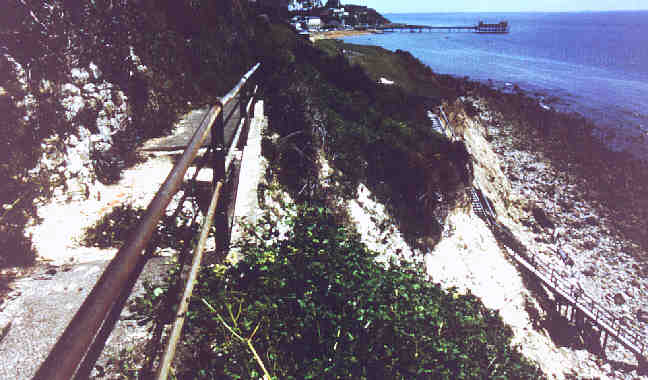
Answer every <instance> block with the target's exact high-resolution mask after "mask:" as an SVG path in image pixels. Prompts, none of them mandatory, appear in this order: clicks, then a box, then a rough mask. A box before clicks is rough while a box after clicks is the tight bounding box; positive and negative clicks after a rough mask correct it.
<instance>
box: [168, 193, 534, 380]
mask: <svg viewBox="0 0 648 380" xmlns="http://www.w3.org/2000/svg"><path fill="white" fill-rule="evenodd" d="M285 222H286V223H287V225H288V226H289V227H290V229H289V232H288V236H286V238H285V239H278V238H277V236H279V233H278V231H277V228H276V225H275V224H274V223H270V222H268V221H266V222H265V223H263V222H262V223H261V224H260V225H259V226H257V229H256V234H255V235H254V238H253V239H252V240H250V241H247V242H246V243H245V244H243V245H242V250H243V253H244V254H243V261H241V262H240V263H238V264H237V265H233V266H229V267H227V268H225V269H223V268H221V267H212V268H205V269H204V270H203V272H202V274H201V276H200V279H199V282H198V287H197V289H196V292H195V295H194V298H193V300H192V304H191V311H190V313H189V315H188V319H187V325H186V328H185V339H184V343H183V344H184V345H185V347H184V349H183V351H184V352H186V353H188V356H189V357H186V358H184V360H183V364H182V366H179V367H178V368H177V369H176V370H177V376H178V378H179V379H194V378H219V379H223V378H227V379H235V378H236V379H238V378H259V377H261V376H262V372H261V369H260V367H259V364H258V360H257V359H255V358H254V356H253V354H252V352H251V349H250V346H249V345H248V344H246V341H245V340H246V339H248V338H249V340H250V343H251V346H252V347H253V348H254V349H255V351H256V352H257V353H258V354H259V358H260V359H261V360H262V361H263V363H264V365H265V367H266V368H267V369H268V371H269V372H270V373H271V374H272V375H273V377H274V378H277V379H312V378H318V379H320V378H327V379H341V378H345V379H347V378H353V379H485V378H490V379H497V378H501V379H512V378H515V379H538V378H542V374H538V369H537V368H536V367H535V366H534V365H533V364H531V363H530V362H528V361H527V360H526V359H524V357H523V356H522V355H521V354H520V353H519V351H518V350H517V349H515V348H512V347H511V346H510V343H511V336H512V333H511V330H510V328H509V327H507V326H505V325H504V323H503V322H502V320H501V319H500V317H499V315H498V314H497V313H496V312H494V311H492V310H488V309H486V308H485V307H484V306H483V305H482V304H481V302H480V301H479V300H478V299H477V298H475V297H474V296H472V295H470V294H468V295H461V294H459V293H457V292H456V291H454V290H450V291H449V292H446V291H443V290H442V289H441V288H440V286H439V285H438V284H434V283H432V282H431V281H430V280H429V279H428V278H427V276H426V275H425V274H424V273H423V272H422V270H421V269H419V268H417V267H416V266H414V265H412V264H407V263H401V264H400V265H394V264H390V265H383V264H379V263H377V262H376V261H375V260H374V258H375V256H376V253H375V252H371V251H369V250H368V249H367V248H366V246H364V245H363V244H362V243H361V242H360V240H359V237H358V236H357V235H356V234H355V233H352V232H351V231H349V230H348V229H347V228H345V227H343V226H341V225H338V224H337V223H336V222H335V219H334V218H333V216H332V214H331V213H330V212H329V211H328V210H327V209H326V208H325V207H324V206H322V205H316V204H311V205H302V206H299V207H297V210H296V215H295V216H294V217H291V218H288V220H286V221H285ZM205 301H206V302H205ZM207 304H208V305H210V306H211V307H213V310H212V308H210V307H208V306H207ZM233 332H235V333H236V334H238V335H239V336H240V338H242V339H243V340H241V339H239V338H237V337H235V335H234V334H233Z"/></svg>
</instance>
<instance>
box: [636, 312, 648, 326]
mask: <svg viewBox="0 0 648 380" xmlns="http://www.w3.org/2000/svg"><path fill="white" fill-rule="evenodd" d="M637 320H638V321H639V322H642V323H648V311H646V310H637Z"/></svg>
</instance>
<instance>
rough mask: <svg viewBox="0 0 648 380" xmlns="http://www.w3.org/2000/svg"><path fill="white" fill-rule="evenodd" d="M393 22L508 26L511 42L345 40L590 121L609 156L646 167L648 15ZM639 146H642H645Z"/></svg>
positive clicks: (403, 36)
mask: <svg viewBox="0 0 648 380" xmlns="http://www.w3.org/2000/svg"><path fill="white" fill-rule="evenodd" d="M385 16H386V17H387V18H388V19H390V20H391V21H392V22H399V23H407V24H417V25H433V26H456V25H466V26H467V25H476V24H477V23H478V22H479V21H484V22H486V23H497V22H500V21H503V20H506V21H508V22H509V26H510V33H509V34H503V35H502V34H476V33H466V32H464V33H457V32H422V33H410V32H395V33H385V34H381V35H379V34H373V35H363V36H354V37H347V38H344V40H345V41H346V42H350V43H357V44H366V45H378V46H382V47H384V48H386V49H389V50H396V49H402V50H407V51H409V52H411V53H412V54H413V55H414V56H416V57H417V58H418V59H420V60H421V61H422V62H423V63H425V64H427V65H428V66H430V67H431V68H432V69H433V70H434V71H435V72H437V73H442V74H451V75H455V76H460V77H464V76H468V77H470V78H471V79H473V80H478V81H481V82H485V83H491V84H492V85H493V86H494V87H497V88H501V89H504V90H506V89H509V90H511V89H512V88H513V86H514V85H517V86H519V87H520V88H522V90H524V91H526V92H528V93H529V94H531V95H533V96H535V97H537V98H538V99H539V101H540V102H541V103H542V104H543V105H544V106H546V107H551V108H554V109H557V110H560V111H569V112H578V113H580V114H582V115H584V116H586V117H587V118H589V119H591V120H593V121H594V122H595V123H596V124H597V125H598V126H599V127H600V130H599V133H600V134H601V136H605V139H604V140H605V141H607V142H608V144H610V146H612V147H613V148H614V149H617V150H626V151H629V152H631V153H633V154H634V155H636V156H638V157H641V158H643V159H648V11H640V12H636V11H634V12H583V13H421V14H386V15H385ZM644 138H645V141H644Z"/></svg>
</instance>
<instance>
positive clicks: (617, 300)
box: [614, 293, 626, 305]
mask: <svg viewBox="0 0 648 380" xmlns="http://www.w3.org/2000/svg"><path fill="white" fill-rule="evenodd" d="M625 302H626V301H625V298H623V295H622V294H621V293H617V294H615V295H614V304H615V305H623V304H624V303H625Z"/></svg>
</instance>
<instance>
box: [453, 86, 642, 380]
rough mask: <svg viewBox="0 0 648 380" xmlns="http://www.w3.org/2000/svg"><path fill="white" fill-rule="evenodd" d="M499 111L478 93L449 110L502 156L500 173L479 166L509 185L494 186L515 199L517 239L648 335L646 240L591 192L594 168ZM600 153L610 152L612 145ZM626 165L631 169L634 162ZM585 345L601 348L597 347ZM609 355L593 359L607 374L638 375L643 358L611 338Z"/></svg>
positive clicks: (492, 179)
mask: <svg viewBox="0 0 648 380" xmlns="http://www.w3.org/2000/svg"><path fill="white" fill-rule="evenodd" d="M466 104H468V106H467V108H469V109H472V110H473V111H474V115H473V116H472V118H471V117H469V116H467V115H466V114H465V113H462V112H461V110H462V109H463V108H464V105H466ZM473 107H474V108H473ZM493 108H494V107H492V106H491V105H489V99H488V98H481V97H479V96H475V97H460V98H459V100H458V101H457V102H456V103H455V104H453V105H450V106H449V107H447V109H448V110H449V113H450V114H451V116H450V119H451V123H452V121H454V123H456V124H460V125H463V126H464V128H473V129H477V131H472V133H475V132H476V133H480V134H482V135H483V136H484V137H485V139H486V140H488V141H489V145H490V148H492V150H493V151H494V152H495V154H496V156H497V158H498V161H499V163H498V164H499V165H500V167H499V168H492V167H490V168H489V166H491V165H494V164H495V163H494V162H491V163H489V162H481V163H479V165H483V166H486V167H487V172H494V171H500V170H501V172H502V173H503V174H504V175H505V177H506V179H505V180H504V182H506V185H504V186H501V185H500V186H498V185H495V186H493V188H494V190H497V192H499V194H504V195H508V196H509V199H508V200H503V199H502V200H501V201H504V202H508V204H509V207H508V210H507V211H506V212H507V214H508V215H506V218H507V219H508V221H509V222H510V223H511V224H513V226H511V227H512V230H513V231H514V232H515V234H516V237H518V238H519V239H520V240H521V241H522V242H523V243H524V244H525V245H526V246H527V248H528V249H530V250H531V251H533V252H535V253H536V254H539V255H540V256H539V257H542V259H543V261H544V262H545V263H547V264H549V265H551V266H552V267H555V268H557V269H558V270H559V271H561V272H562V273H563V275H564V276H565V277H572V278H574V279H575V280H576V281H577V282H578V283H579V284H580V286H581V287H582V288H583V290H585V291H586V292H587V293H588V294H589V295H591V296H593V298H594V299H596V300H597V301H598V302H600V303H601V304H602V305H604V306H605V307H606V308H608V309H609V310H611V311H613V312H614V313H615V314H617V315H619V316H622V317H623V322H622V324H623V325H625V326H628V327H632V328H634V329H639V330H641V331H642V332H643V333H644V334H645V335H647V336H648V279H647V277H648V276H647V272H648V262H647V259H648V252H646V249H645V246H644V245H643V244H642V241H636V240H635V239H632V238H630V236H633V235H634V234H633V233H632V230H630V231H628V229H627V223H624V221H620V220H619V218H620V217H621V216H620V215H619V214H620V213H619V211H618V210H615V209H614V208H613V207H614V205H615V204H614V203H613V202H610V201H609V194H605V193H604V192H597V191H596V190H595V189H592V188H591V187H590V184H591V182H592V178H590V177H588V176H591V174H592V173H591V171H590V170H587V168H586V169H585V170H580V171H579V170H578V169H582V168H583V167H584V166H587V165H588V164H590V163H588V162H569V161H563V160H560V159H559V157H561V156H562V157H563V158H564V156H566V155H568V152H564V153H563V154H561V155H559V154H556V149H557V147H556V146H555V145H552V144H554V143H553V142H552V141H551V139H547V140H545V141H548V142H546V143H544V144H543V143H541V142H540V141H539V139H538V138H537V136H533V133H534V131H533V130H531V129H525V128H520V126H519V125H516V123H515V122H514V118H511V117H510V116H507V115H502V114H501V113H498V112H496V111H494V110H493ZM473 149H475V148H473ZM564 149H568V147H567V146H565V148H564ZM598 149H599V152H603V154H605V150H606V149H605V147H603V146H601V147H598ZM600 158H601V157H599V159H600ZM623 159H626V160H628V158H627V157H623ZM593 161H594V160H593ZM620 164H621V165H623V166H625V167H628V165H631V163H628V162H627V161H626V162H621V163H620ZM606 169H607V168H601V170H602V171H601V173H600V174H601V175H614V173H610V172H608V171H606ZM637 174H638V173H624V175H625V176H632V175H637ZM495 177H496V176H491V175H490V174H489V178H488V179H489V180H490V182H495V183H496V182H497V179H496V178H495ZM498 187H500V188H499V189H498ZM509 187H510V188H509ZM606 198H607V199H606ZM606 200H607V201H606ZM638 201H641V199H639V200H638ZM641 211H642V210H638V212H641ZM635 227H636V226H631V228H632V229H634V228H635ZM560 250H562V251H563V252H565V253H567V255H568V259H567V260H563V258H561V256H560V255H559V251H560ZM565 261H567V263H565ZM569 264H571V265H569ZM584 348H587V349H588V350H590V351H596V348H595V347H584ZM605 353H606V355H607V360H602V357H601V356H598V355H588V359H587V360H589V361H591V360H595V361H596V362H597V364H599V365H600V370H601V371H602V374H601V375H606V376H609V378H614V379H635V378H639V377H637V376H638V374H637V373H636V359H635V357H634V356H633V355H632V354H631V353H630V352H629V351H627V350H625V349H624V348H622V347H621V346H620V345H619V344H617V343H616V342H614V341H613V340H611V341H610V342H609V343H608V346H607V350H606V352H605ZM574 364H576V363H574Z"/></svg>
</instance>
